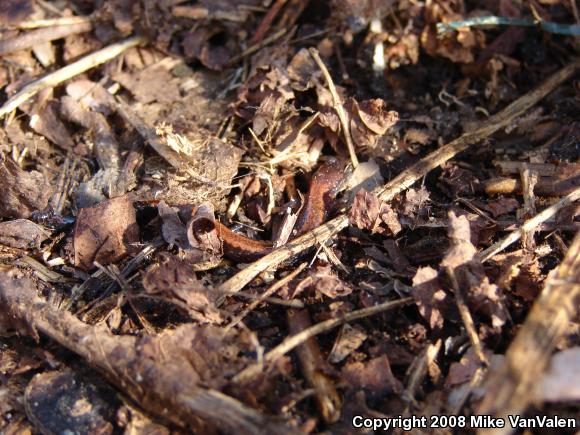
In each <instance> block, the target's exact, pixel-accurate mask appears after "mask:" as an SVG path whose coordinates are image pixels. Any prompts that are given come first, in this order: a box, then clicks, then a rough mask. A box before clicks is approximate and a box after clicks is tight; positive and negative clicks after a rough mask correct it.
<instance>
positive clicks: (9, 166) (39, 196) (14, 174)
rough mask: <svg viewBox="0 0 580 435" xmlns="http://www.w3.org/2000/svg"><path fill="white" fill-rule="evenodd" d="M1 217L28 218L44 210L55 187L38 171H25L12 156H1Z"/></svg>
mask: <svg viewBox="0 0 580 435" xmlns="http://www.w3.org/2000/svg"><path fill="white" fill-rule="evenodd" d="M0 190H1V191H2V195H0V217H7V218H28V217H29V216H30V215H31V214H32V212H33V211H36V210H43V209H44V208H45V207H46V206H47V204H48V200H49V198H50V195H52V192H53V188H52V186H50V184H49V182H48V180H47V179H46V177H45V176H44V175H43V174H42V173H40V172H38V171H25V170H23V169H21V168H20V167H19V166H18V165H17V164H16V163H14V161H13V160H12V159H10V158H6V157H4V158H2V157H1V156H0Z"/></svg>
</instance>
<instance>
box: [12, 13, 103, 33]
mask: <svg viewBox="0 0 580 435" xmlns="http://www.w3.org/2000/svg"><path fill="white" fill-rule="evenodd" d="M92 21H93V18H92V17H83V16H76V17H59V18H47V19H44V20H32V21H21V22H20V23H16V24H14V26H11V28H13V29H21V30H26V29H38V28H39V27H54V26H72V25H73V24H81V23H90V22H92Z"/></svg>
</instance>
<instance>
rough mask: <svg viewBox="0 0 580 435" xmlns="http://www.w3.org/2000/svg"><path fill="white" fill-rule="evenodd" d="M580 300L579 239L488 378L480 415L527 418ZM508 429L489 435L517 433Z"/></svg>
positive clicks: (548, 279) (549, 280) (578, 237)
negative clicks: (544, 374) (502, 358)
mask: <svg viewBox="0 0 580 435" xmlns="http://www.w3.org/2000/svg"><path fill="white" fill-rule="evenodd" d="M579 298H580V233H578V234H577V235H576V237H575V238H574V241H573V242H572V245H571V246H570V248H569V249H568V252H567V253H566V256H565V257H564V259H563V260H562V263H560V265H559V266H558V268H557V269H556V272H555V273H553V274H550V275H549V276H548V278H547V279H546V282H545V285H544V289H543V290H542V293H541V294H540V296H539V298H538V299H537V300H536V302H535V303H534V306H533V307H532V309H531V311H530V314H529V315H528V318H527V319H526V321H525V322H524V324H523V326H522V328H521V329H520V331H519V332H518V335H517V336H516V338H515V339H514V340H513V342H512V343H511V344H510V346H509V348H508V350H507V352H506V358H505V360H504V361H503V363H502V364H501V366H500V367H498V368H497V369H496V370H493V371H492V372H491V373H490V377H489V380H488V383H487V388H486V394H485V397H484V398H483V401H482V402H481V405H480V407H479V409H478V410H477V413H478V414H481V415H493V416H495V417H503V418H505V419H507V416H508V415H510V414H511V415H518V414H520V415H521V414H523V412H524V411H525V409H526V408H527V406H528V404H530V402H531V401H532V400H534V394H533V392H534V390H535V388H537V386H538V384H539V380H540V378H541V375H542V373H543V372H544V369H545V368H546V366H547V364H548V360H549V358H550V356H551V354H552V351H553V350H554V348H555V346H556V343H557V342H558V341H559V339H560V338H561V337H562V336H563V335H564V334H565V333H566V331H567V330H568V328H569V326H568V325H569V324H570V322H571V321H572V320H573V319H574V318H575V316H577V314H578V302H579ZM506 426H507V427H506V428H504V429H497V430H495V431H491V430H490V431H486V433H494V434H507V433H510V432H511V431H512V430H513V429H512V428H511V426H509V425H506ZM482 433H483V431H482Z"/></svg>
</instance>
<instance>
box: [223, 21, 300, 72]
mask: <svg viewBox="0 0 580 435" xmlns="http://www.w3.org/2000/svg"><path fill="white" fill-rule="evenodd" d="M294 30H295V28H292V29H291V31H290V33H294ZM286 33H288V29H280V30H278V31H277V32H276V33H274V34H273V35H271V36H268V37H267V38H266V39H264V40H263V41H260V42H258V43H256V44H254V45H252V46H250V47H248V48H246V49H245V50H244V51H242V52H241V53H240V54H238V55H237V56H234V57H232V58H231V59H230V60H229V61H228V63H227V66H233V65H235V64H236V63H238V62H239V61H240V60H242V59H244V58H246V57H248V56H250V55H252V54H254V53H256V52H257V51H259V50H261V49H262V48H264V47H265V46H267V45H270V44H271V43H272V42H275V41H277V40H278V39H280V38H281V37H282V36H284V35H285V34H286Z"/></svg>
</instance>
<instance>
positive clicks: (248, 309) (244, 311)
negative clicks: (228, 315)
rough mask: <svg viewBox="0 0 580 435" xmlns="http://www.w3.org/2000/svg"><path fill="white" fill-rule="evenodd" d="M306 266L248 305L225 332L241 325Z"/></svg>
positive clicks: (300, 267) (303, 266) (303, 265)
mask: <svg viewBox="0 0 580 435" xmlns="http://www.w3.org/2000/svg"><path fill="white" fill-rule="evenodd" d="M306 265H307V263H302V264H301V265H300V266H298V267H297V268H296V269H295V270H293V271H292V272H290V273H289V274H288V275H286V276H285V277H284V278H282V279H281V280H279V281H276V283H275V284H274V285H272V286H271V287H270V288H269V289H268V290H266V291H265V292H264V293H262V294H261V295H259V296H258V297H257V298H256V300H254V301H253V302H252V303H251V304H250V305H248V307H246V309H244V310H243V311H242V312H241V313H239V314H238V315H237V316H236V317H234V318H233V319H232V321H231V322H230V323H229V324H228V325H227V326H226V327H225V330H226V331H228V330H229V329H231V328H233V327H234V326H236V325H237V324H238V323H240V322H241V321H242V320H243V319H244V317H246V316H247V315H248V314H249V313H250V312H252V311H253V310H254V309H256V307H257V306H258V305H260V304H261V303H262V302H263V301H264V300H265V299H267V298H268V297H270V296H272V295H273V294H274V293H276V292H277V291H278V290H279V289H281V288H282V287H284V286H285V285H286V284H287V283H288V282H290V281H292V280H293V279H294V278H295V277H296V276H297V275H298V274H299V273H300V272H302V271H303V270H304V268H305V267H306Z"/></svg>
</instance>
